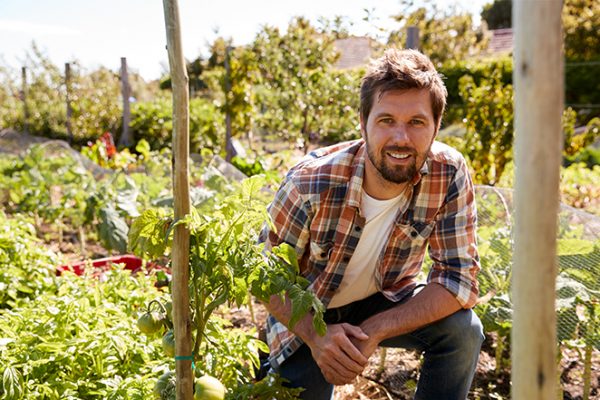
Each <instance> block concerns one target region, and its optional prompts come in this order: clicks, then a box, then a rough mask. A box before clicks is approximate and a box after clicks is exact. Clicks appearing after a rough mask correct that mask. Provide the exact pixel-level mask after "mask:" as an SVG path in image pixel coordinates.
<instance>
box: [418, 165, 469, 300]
mask: <svg viewBox="0 0 600 400" xmlns="http://www.w3.org/2000/svg"><path fill="white" fill-rule="evenodd" d="M476 225H477V209H476V205H475V191H474V187H473V183H472V181H471V178H470V176H469V172H468V170H467V167H466V164H465V162H464V160H462V162H461V163H460V164H459V166H458V168H457V170H456V173H455V174H454V177H453V179H452V181H451V182H450V185H449V187H448V191H447V196H446V199H445V201H444V205H443V207H442V209H441V210H440V212H439V213H438V215H437V221H436V225H435V228H434V230H433V233H432V235H431V237H430V242H429V243H430V247H429V254H430V257H431V259H432V261H433V265H432V268H431V270H430V273H429V277H428V281H429V282H434V283H438V284H440V285H442V286H444V287H445V288H446V289H447V290H449V291H450V292H451V293H452V294H453V295H454V296H455V297H456V299H457V300H458V302H459V303H460V304H461V306H462V307H463V308H471V307H473V306H474V305H475V304H476V302H477V296H478V294H479V287H478V283H477V273H478V271H479V269H480V266H479V254H478V252H477V242H476V236H475V229H476Z"/></svg>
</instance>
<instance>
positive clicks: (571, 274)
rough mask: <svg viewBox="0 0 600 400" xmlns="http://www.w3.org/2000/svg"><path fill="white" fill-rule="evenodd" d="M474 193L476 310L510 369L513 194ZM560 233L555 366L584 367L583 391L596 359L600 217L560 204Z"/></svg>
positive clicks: (500, 359) (483, 189)
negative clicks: (478, 268) (478, 261)
mask: <svg viewBox="0 0 600 400" xmlns="http://www.w3.org/2000/svg"><path fill="white" fill-rule="evenodd" d="M476 194H477V207H478V220H479V221H478V246H479V251H480V256H481V272H480V275H479V282H480V291H481V296H482V302H481V304H479V305H478V306H477V307H476V310H477V313H478V315H479V316H480V318H481V320H482V322H483V324H484V327H485V330H486V333H487V334H490V333H492V334H493V335H494V337H495V340H496V343H495V345H496V355H495V358H496V364H497V365H499V366H502V365H504V367H506V368H508V369H510V364H509V363H510V358H509V355H508V351H507V350H508V349H507V347H508V345H509V342H510V338H509V335H510V329H511V327H512V310H513V308H512V296H511V292H510V288H511V271H512V256H513V251H512V249H513V222H514V221H513V219H514V217H513V190H512V189H498V188H494V187H491V186H478V187H477V188H476ZM558 228H559V229H558V237H557V241H558V242H557V254H558V276H557V279H556V313H557V348H558V355H559V360H558V361H557V362H558V363H559V369H564V368H567V367H568V364H569V365H570V364H572V363H575V364H579V365H583V367H584V368H583V372H582V373H581V375H582V376H581V377H580V380H579V381H580V382H581V385H583V386H586V389H587V387H588V386H587V385H590V384H592V383H591V382H590V373H591V363H592V362H593V360H598V359H599V357H600V356H599V352H600V333H599V329H600V301H599V298H600V217H598V216H595V215H592V214H589V213H586V212H584V211H582V210H579V209H575V208H573V207H569V206H566V205H561V206H560V211H559V215H558ZM565 355H568V358H569V363H566V362H565V360H564V358H565ZM560 372H561V373H562V371H560ZM586 374H587V375H586ZM594 384H597V383H594ZM582 390H583V387H582Z"/></svg>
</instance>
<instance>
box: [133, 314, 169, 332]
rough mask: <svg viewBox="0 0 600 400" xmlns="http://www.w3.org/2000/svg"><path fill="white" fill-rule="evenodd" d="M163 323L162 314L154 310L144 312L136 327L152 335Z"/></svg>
mask: <svg viewBox="0 0 600 400" xmlns="http://www.w3.org/2000/svg"><path fill="white" fill-rule="evenodd" d="M162 324H163V319H162V316H161V315H160V314H159V313H157V312H155V311H152V312H145V313H143V314H142V316H141V317H140V318H139V319H138V321H137V327H138V329H139V330H140V331H141V332H142V333H145V334H146V335H152V334H154V333H156V332H158V331H159V330H160V328H161V327H162Z"/></svg>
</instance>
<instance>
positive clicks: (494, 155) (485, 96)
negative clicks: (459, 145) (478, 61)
mask: <svg viewBox="0 0 600 400" xmlns="http://www.w3.org/2000/svg"><path fill="white" fill-rule="evenodd" d="M459 82H460V87H459V91H460V95H461V97H462V98H463V99H464V100H465V103H466V115H465V125H466V128H467V132H466V135H465V144H464V148H463V149H462V152H463V154H464V155H465V156H466V157H467V158H468V159H469V161H470V164H471V166H472V167H473V169H474V170H475V175H474V176H473V180H474V182H476V183H483V184H488V185H494V184H495V183H496V182H498V180H499V179H500V177H501V176H502V173H503V172H504V167H505V165H506V164H507V163H508V162H509V161H510V160H511V158H512V140H513V109H512V107H513V90H512V85H503V83H502V81H501V74H500V72H499V71H495V72H493V73H492V75H491V76H490V77H489V79H485V78H484V79H482V80H481V81H480V83H479V85H476V84H475V81H474V79H473V78H472V77H471V76H469V75H465V76H463V77H462V78H461V79H460V81H459Z"/></svg>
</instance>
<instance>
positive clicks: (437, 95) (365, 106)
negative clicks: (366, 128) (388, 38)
mask: <svg viewBox="0 0 600 400" xmlns="http://www.w3.org/2000/svg"><path fill="white" fill-rule="evenodd" d="M398 89H399V90H403V89H427V90H429V96H430V98H431V109H432V111H433V119H434V121H435V123H436V125H438V124H439V122H440V120H441V118H442V114H443V113H444V108H445V107H446V97H447V96H448V91H447V90H446V86H445V85H444V82H443V81H442V77H441V75H440V74H438V72H437V71H436V70H435V67H434V66H433V63H432V62H431V60H429V58H428V57H427V56H425V55H424V54H423V53H421V52H419V51H417V50H398V49H388V50H386V51H385V53H384V54H383V56H382V57H380V58H378V59H376V60H374V61H373V62H372V63H371V65H369V68H368V70H367V73H366V75H365V76H364V77H363V79H362V84H361V87H360V116H361V117H362V118H363V121H364V122H365V123H366V121H367V119H368V118H369V113H370V112H371V108H372V107H373V101H374V97H375V94H378V96H381V95H382V94H383V93H385V92H387V91H389V90H398Z"/></svg>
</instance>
